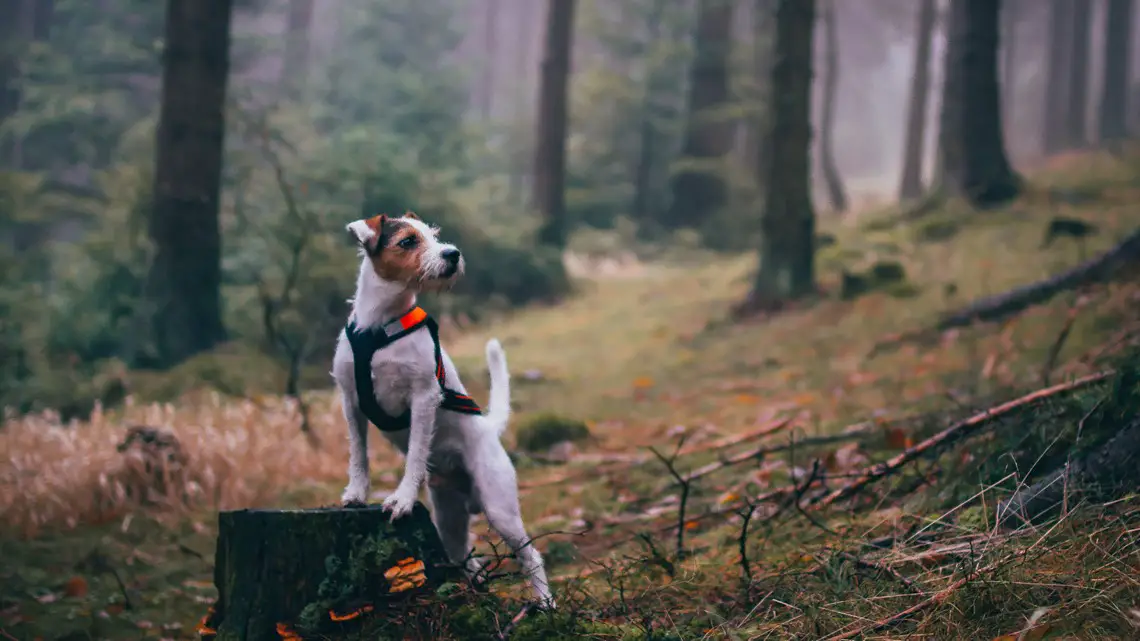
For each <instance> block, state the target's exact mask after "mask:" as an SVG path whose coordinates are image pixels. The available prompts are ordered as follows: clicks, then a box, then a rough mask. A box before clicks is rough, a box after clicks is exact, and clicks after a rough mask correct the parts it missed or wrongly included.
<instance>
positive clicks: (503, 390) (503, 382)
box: [486, 338, 511, 436]
mask: <svg viewBox="0 0 1140 641" xmlns="http://www.w3.org/2000/svg"><path fill="white" fill-rule="evenodd" d="M487 369H488V370H489V371H490V372H491V392H490V394H489V395H488V396H489V397H488V399H487V414H486V420H487V422H488V423H490V424H491V425H493V426H494V427H495V429H496V430H498V432H499V436H502V435H503V432H506V431H507V422H508V421H509V420H510V418H511V372H510V370H508V369H507V355H506V354H504V353H503V346H502V345H500V344H499V341H497V340H495V339H494V338H492V339H491V340H489V341H487Z"/></svg>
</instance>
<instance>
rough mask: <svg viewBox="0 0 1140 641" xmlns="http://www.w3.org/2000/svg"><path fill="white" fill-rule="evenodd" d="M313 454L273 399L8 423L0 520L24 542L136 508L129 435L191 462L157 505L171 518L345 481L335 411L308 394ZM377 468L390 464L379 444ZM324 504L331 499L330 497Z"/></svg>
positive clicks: (135, 467) (284, 407) (323, 398)
mask: <svg viewBox="0 0 1140 641" xmlns="http://www.w3.org/2000/svg"><path fill="white" fill-rule="evenodd" d="M312 402H313V407H312V417H311V421H312V428H313V432H314V434H315V435H316V436H317V437H318V438H319V439H320V447H319V448H313V447H312V446H311V445H310V443H309V441H308V439H307V438H306V437H305V436H304V435H303V434H302V433H301V432H300V430H299V425H300V417H299V415H298V413H297V412H296V409H295V407H294V406H293V404H292V403H289V402H287V401H285V400H282V399H279V398H271V397H266V398H259V399H256V400H245V401H239V400H234V399H227V398H223V397H221V396H219V395H218V394H210V393H204V394H198V395H196V397H194V398H188V399H185V400H184V401H183V402H180V403H178V404H162V405H149V406H142V407H137V406H133V404H131V403H129V402H128V404H127V407H126V408H124V409H123V410H122V411H116V412H113V413H104V412H101V411H98V410H97V411H96V412H95V414H94V415H93V416H92V418H91V420H90V421H88V422H85V423H78V422H76V423H73V424H70V425H59V424H58V422H57V421H56V420H55V419H54V417H52V416H32V417H25V418H21V419H15V420H11V421H9V422H8V423H7V424H6V425H5V427H4V428H3V429H2V430H0V461H3V464H2V465H0V522H3V523H4V524H5V526H6V527H8V528H12V529H14V530H16V531H18V532H19V533H20V534H22V535H23V536H34V535H36V534H37V533H38V532H39V531H41V530H43V529H44V528H49V529H50V528H59V527H64V528H71V527H75V526H77V525H79V524H82V523H100V522H105V521H108V520H112V519H115V518H119V517H121V516H123V515H124V514H126V513H128V512H130V511H132V510H134V509H136V508H138V507H139V503H140V501H141V500H143V498H144V497H143V496H141V495H140V494H139V492H138V491H137V489H138V488H136V487H133V485H135V484H136V483H137V482H138V481H139V480H140V478H139V473H138V472H139V468H140V466H141V465H142V463H143V461H140V460H138V457H132V456H129V454H130V453H129V452H128V453H127V454H128V455H124V454H123V453H120V452H119V451H118V449H117V446H118V445H119V444H120V443H121V442H122V441H123V439H124V437H125V436H126V434H127V431H128V427H129V426H132V425H149V426H155V427H159V428H162V429H165V430H168V431H170V432H171V433H172V434H173V435H174V436H175V437H176V438H177V439H178V442H179V443H180V444H181V446H182V449H183V450H184V451H185V453H186V454H187V456H188V458H189V461H188V462H187V464H186V466H185V474H180V475H179V474H176V475H175V477H176V478H173V479H171V480H172V483H171V484H169V487H168V488H166V490H165V491H164V492H162V494H163V495H164V496H162V497H159V498H160V501H161V502H164V503H165V504H166V506H165V507H167V508H170V509H171V510H172V511H173V512H174V513H179V512H185V511H186V510H198V509H203V508H208V509H233V508H242V507H252V506H264V505H270V504H273V503H274V502H276V501H279V500H280V499H281V497H282V494H283V493H285V492H289V491H296V490H298V489H299V488H301V489H303V488H304V487H306V486H311V487H320V488H322V489H327V488H328V487H329V486H331V485H335V484H336V483H339V482H343V478H344V475H345V465H346V461H347V460H348V459H347V456H348V454H347V447H346V445H347V441H346V439H345V432H344V426H343V418H341V414H340V410H339V405H338V403H336V402H335V400H334V399H333V397H332V395H330V394H318V395H314V398H313V401H312ZM373 447H374V451H378V452H380V456H379V457H374V459H375V458H380V463H379V466H382V465H383V464H384V462H385V461H393V460H394V459H393V458H391V454H389V453H387V451H386V450H385V449H384V448H383V447H381V446H380V445H379V443H375V444H374V445H373ZM329 498H332V497H331V496H330V497H329Z"/></svg>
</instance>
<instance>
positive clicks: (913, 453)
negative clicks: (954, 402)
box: [816, 370, 1113, 507]
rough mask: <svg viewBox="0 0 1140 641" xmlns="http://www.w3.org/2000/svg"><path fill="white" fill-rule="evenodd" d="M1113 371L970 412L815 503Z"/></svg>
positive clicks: (822, 504)
mask: <svg viewBox="0 0 1140 641" xmlns="http://www.w3.org/2000/svg"><path fill="white" fill-rule="evenodd" d="M1112 374H1113V372H1112V371H1111V370H1109V371H1105V372H1099V373H1097V374H1090V375H1088V376H1084V377H1081V378H1078V379H1076V380H1074V381H1071V382H1068V383H1061V384H1058V385H1054V386H1052V387H1047V388H1045V389H1040V390H1037V391H1036V392H1033V393H1032V394H1026V395H1025V396H1022V397H1021V398H1017V399H1014V400H1012V401H1008V402H1006V403H1003V404H1001V405H998V406H997V407H994V408H991V409H988V410H986V411H984V412H981V413H980V414H975V415H974V416H971V417H970V418H967V419H966V420H964V421H959V422H957V423H955V424H953V425H951V426H950V427H948V428H946V429H944V430H942V431H941V432H939V433H937V434H935V435H934V436H932V437H930V438H928V439H926V440H924V441H922V442H921V443H918V444H917V445H915V446H914V447H911V448H910V449H908V450H906V451H904V452H902V453H901V454H899V455H898V456H895V457H894V458H892V459H890V460H888V461H886V462H883V463H879V464H877V465H873V466H871V467H869V468H866V469H865V470H864V471H863V473H862V474H861V475H860V476H859V478H857V479H856V480H854V481H852V482H850V483H848V484H847V485H844V486H843V487H841V488H839V489H837V490H835V491H833V492H831V493H830V494H828V495H827V496H825V497H824V498H823V499H822V500H821V501H819V502H818V503H817V504H816V507H826V506H828V505H831V504H832V503H835V502H836V501H841V500H843V499H846V498H849V497H851V496H853V495H854V494H856V493H857V492H859V491H860V490H862V489H863V488H864V487H866V486H868V485H870V484H871V483H874V482H875V481H877V480H879V479H881V478H883V477H885V476H887V475H889V474H892V473H893V472H895V471H896V470H898V469H899V468H900V467H902V466H903V465H906V464H907V463H909V462H911V461H913V460H915V459H917V458H918V457H920V456H922V455H924V454H925V453H926V452H927V451H929V450H932V449H936V448H940V447H942V446H945V445H948V444H949V443H952V442H954V441H956V440H958V439H960V438H963V437H966V436H968V435H969V434H971V433H973V432H974V431H976V430H977V429H978V428H980V427H982V426H984V425H986V424H988V423H989V422H991V421H993V420H994V419H996V418H999V417H1002V416H1005V415H1007V414H1010V413H1012V412H1014V411H1016V410H1019V409H1022V408H1024V407H1026V406H1028V405H1031V404H1033V403H1036V402H1038V401H1041V400H1043V399H1045V398H1048V397H1051V396H1056V395H1057V394H1061V393H1064V392H1071V391H1073V390H1076V389H1080V388H1082V387H1087V386H1089V385H1092V384H1093V383H1099V382H1100V381H1103V380H1105V379H1107V378H1108V377H1109V376H1111V375H1112Z"/></svg>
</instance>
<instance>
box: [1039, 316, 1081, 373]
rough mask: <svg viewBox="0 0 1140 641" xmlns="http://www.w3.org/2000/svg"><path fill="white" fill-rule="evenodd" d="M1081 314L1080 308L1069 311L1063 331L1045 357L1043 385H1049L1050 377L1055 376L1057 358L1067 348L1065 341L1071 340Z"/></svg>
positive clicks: (1042, 370) (1042, 368) (1042, 369)
mask: <svg viewBox="0 0 1140 641" xmlns="http://www.w3.org/2000/svg"><path fill="white" fill-rule="evenodd" d="M1079 312H1080V308H1079V307H1074V308H1072V309H1070V310H1069V313H1068V315H1067V316H1066V317H1065V324H1064V325H1062V326H1061V331H1060V332H1058V333H1057V338H1056V339H1055V340H1054V341H1053V344H1052V345H1050V346H1049V351H1048V353H1047V354H1046V355H1045V364H1044V365H1042V367H1041V384H1042V385H1048V384H1049V377H1051V376H1052V375H1053V368H1055V367H1056V366H1057V358H1058V357H1060V355H1061V350H1062V349H1063V348H1064V347H1065V341H1067V340H1069V334H1071V333H1072V331H1073V323H1074V322H1076V320H1077V314H1078V313H1079Z"/></svg>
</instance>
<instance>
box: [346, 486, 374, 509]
mask: <svg viewBox="0 0 1140 641" xmlns="http://www.w3.org/2000/svg"><path fill="white" fill-rule="evenodd" d="M340 503H341V505H343V506H344V507H360V506H363V505H366V504H367V503H368V488H367V487H366V486H365V487H362V486H359V485H353V484H351V483H350V484H349V485H348V487H346V488H344V494H341V495H340Z"/></svg>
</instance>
